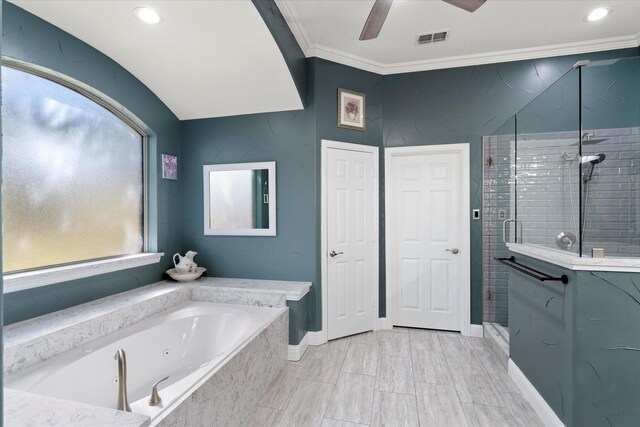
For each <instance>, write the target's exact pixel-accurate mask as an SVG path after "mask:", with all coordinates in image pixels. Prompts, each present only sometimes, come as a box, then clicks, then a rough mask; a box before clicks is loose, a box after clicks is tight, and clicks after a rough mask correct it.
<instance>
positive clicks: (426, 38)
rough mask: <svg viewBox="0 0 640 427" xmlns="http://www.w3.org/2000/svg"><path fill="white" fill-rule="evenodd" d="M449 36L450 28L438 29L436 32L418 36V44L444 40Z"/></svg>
mask: <svg viewBox="0 0 640 427" xmlns="http://www.w3.org/2000/svg"><path fill="white" fill-rule="evenodd" d="M448 36H449V30H444V31H438V32H435V33H429V34H421V35H419V36H418V44H429V43H437V42H443V41H445V40H446V39H447V37H448Z"/></svg>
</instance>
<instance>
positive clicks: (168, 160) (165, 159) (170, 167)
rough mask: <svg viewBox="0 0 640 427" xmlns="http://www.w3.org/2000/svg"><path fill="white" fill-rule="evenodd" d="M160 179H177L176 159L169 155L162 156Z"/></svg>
mask: <svg viewBox="0 0 640 427" xmlns="http://www.w3.org/2000/svg"><path fill="white" fill-rule="evenodd" d="M162 177H163V178H164V179H173V180H177V179H178V157H176V156H172V155H171V154H163V155H162Z"/></svg>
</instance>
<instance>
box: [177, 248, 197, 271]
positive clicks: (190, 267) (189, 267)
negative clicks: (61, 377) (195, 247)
mask: <svg viewBox="0 0 640 427" xmlns="http://www.w3.org/2000/svg"><path fill="white" fill-rule="evenodd" d="M196 255H198V252H194V251H189V252H187V253H186V254H184V256H181V255H180V254H179V253H176V254H174V255H173V265H174V266H175V267H176V271H177V272H178V273H193V272H195V271H196V268H198V264H196V263H195V262H194V261H193V257H194V256H196ZM176 257H178V262H177V263H176Z"/></svg>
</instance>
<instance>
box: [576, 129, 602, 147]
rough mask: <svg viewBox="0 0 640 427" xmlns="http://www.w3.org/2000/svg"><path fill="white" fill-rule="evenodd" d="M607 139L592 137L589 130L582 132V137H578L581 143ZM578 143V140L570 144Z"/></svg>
mask: <svg viewBox="0 0 640 427" xmlns="http://www.w3.org/2000/svg"><path fill="white" fill-rule="evenodd" d="M607 139H609V138H594V137H593V134H592V133H589V132H585V133H583V134H582V138H580V140H581V141H582V145H592V144H598V143H599V142H602V141H606V140H607ZM578 144H579V143H578V142H575V143H573V144H571V146H576V145H578Z"/></svg>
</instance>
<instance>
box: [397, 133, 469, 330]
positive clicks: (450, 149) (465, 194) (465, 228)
mask: <svg viewBox="0 0 640 427" xmlns="http://www.w3.org/2000/svg"><path fill="white" fill-rule="evenodd" d="M430 154H458V155H459V156H460V164H461V166H462V176H461V177H460V179H461V189H462V194H461V199H462V200H461V201H460V202H461V204H460V206H461V211H462V215H460V230H461V234H462V236H463V238H462V241H461V244H460V256H461V257H462V260H461V261H462V262H461V265H462V271H461V272H460V274H461V275H460V277H461V282H462V286H461V289H460V292H459V298H460V299H459V307H460V313H459V322H460V323H459V325H460V332H461V333H462V335H465V336H470V335H477V334H478V331H476V330H474V328H473V327H472V326H474V325H471V277H470V260H471V258H470V253H469V252H470V215H471V211H470V191H469V144H468V143H463V144H442V145H421V146H411V147H392V148H386V149H385V201H386V203H385V236H386V239H385V242H386V247H385V255H386V256H385V258H386V266H387V268H386V287H387V292H386V307H387V309H386V317H387V324H388V325H387V326H389V327H390V326H392V325H393V324H394V323H393V322H394V319H393V310H392V298H391V295H392V292H391V291H390V287H391V286H393V280H394V277H393V276H392V271H391V268H390V261H391V260H392V259H394V258H393V256H394V247H393V246H394V245H393V244H391V243H392V238H391V236H390V235H389V233H390V230H391V229H392V224H391V221H392V218H391V217H392V211H391V206H390V203H389V202H388V201H389V198H390V197H391V195H392V194H393V190H394V188H393V176H394V174H393V158H394V157H396V156H415V155H430Z"/></svg>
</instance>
